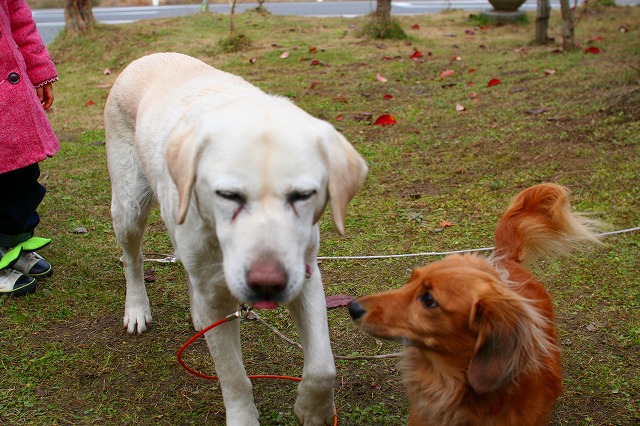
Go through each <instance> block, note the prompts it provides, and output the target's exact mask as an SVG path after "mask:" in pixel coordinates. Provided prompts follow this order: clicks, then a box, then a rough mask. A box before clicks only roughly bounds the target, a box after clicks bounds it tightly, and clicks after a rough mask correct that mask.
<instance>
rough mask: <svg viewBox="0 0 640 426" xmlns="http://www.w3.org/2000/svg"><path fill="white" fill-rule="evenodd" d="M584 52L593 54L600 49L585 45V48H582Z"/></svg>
mask: <svg viewBox="0 0 640 426" xmlns="http://www.w3.org/2000/svg"><path fill="white" fill-rule="evenodd" d="M584 51H585V53H592V54H594V55H597V54H598V53H600V49H598V48H597V47H595V46H591V47H587V48H586V49H584Z"/></svg>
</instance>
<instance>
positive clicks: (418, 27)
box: [411, 24, 420, 30]
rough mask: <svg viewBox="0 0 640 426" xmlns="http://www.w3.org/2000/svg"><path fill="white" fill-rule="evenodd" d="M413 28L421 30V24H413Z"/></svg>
mask: <svg viewBox="0 0 640 426" xmlns="http://www.w3.org/2000/svg"><path fill="white" fill-rule="evenodd" d="M411 29H412V30H419V29H420V25H418V24H413V25H412V26H411Z"/></svg>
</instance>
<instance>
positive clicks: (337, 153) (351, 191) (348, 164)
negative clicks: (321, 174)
mask: <svg viewBox="0 0 640 426" xmlns="http://www.w3.org/2000/svg"><path fill="white" fill-rule="evenodd" d="M328 139H329V140H328V141H327V142H328V143H327V144H326V146H327V148H326V151H327V152H326V162H327V168H328V170H329V202H330V203H331V216H332V217H333V223H334V224H335V227H336V230H337V231H338V233H339V234H340V235H344V234H345V229H344V220H345V217H346V214H347V205H348V204H349V202H350V201H351V200H352V199H353V197H354V195H355V194H356V192H357V191H358V189H360V187H361V186H362V183H363V182H364V178H365V176H366V175H367V170H368V168H367V163H366V162H365V161H364V159H363V158H362V157H361V156H360V154H358V152H357V151H356V150H355V148H354V147H353V146H352V145H351V144H350V143H349V142H348V141H347V139H346V138H345V137H344V136H342V135H341V134H340V132H338V131H337V130H335V129H333V126H332V128H331V136H330V137H329V138H328Z"/></svg>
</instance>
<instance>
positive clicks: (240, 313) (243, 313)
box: [177, 305, 338, 426]
mask: <svg viewBox="0 0 640 426" xmlns="http://www.w3.org/2000/svg"><path fill="white" fill-rule="evenodd" d="M249 312H251V308H250V307H247V306H246V305H241V306H240V309H238V310H237V311H236V312H234V313H232V314H231V315H227V316H226V317H224V318H222V319H221V320H219V321H216V322H214V323H213V324H211V325H210V326H208V327H206V328H203V329H202V330H200V331H199V332H197V333H196V334H194V335H193V337H191V338H190V339H189V340H187V342H186V343H185V344H184V345H182V347H180V349H179V350H178V354H177V358H178V362H179V363H180V365H182V367H183V368H184V369H185V370H187V371H188V372H189V373H191V374H193V375H195V376H198V377H201V378H203V379H209V380H216V381H217V380H219V378H218V377H216V376H209V375H207V374H203V373H201V372H199V371H196V370H194V369H193V368H191V367H189V366H188V365H187V364H186V363H185V362H184V361H183V360H182V353H183V352H184V351H185V350H186V349H187V348H188V347H189V346H190V345H191V344H192V343H193V342H195V341H196V340H197V339H198V338H199V337H200V336H203V335H204V334H205V333H206V332H207V331H209V330H211V329H213V328H216V327H217V326H219V325H221V324H224V323H225V322H229V321H233V320H235V319H237V318H243V319H244V318H246V317H247V315H249ZM247 377H248V378H250V379H283V380H292V381H294V382H301V381H302V379H301V378H300V377H291V376H279V375H273V374H261V375H252V376H247ZM333 425H334V426H337V425H338V414H337V413H335V414H334V417H333Z"/></svg>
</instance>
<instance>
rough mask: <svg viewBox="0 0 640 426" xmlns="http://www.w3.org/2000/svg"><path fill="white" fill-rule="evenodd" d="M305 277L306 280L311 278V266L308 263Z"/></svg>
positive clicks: (305, 267) (305, 265) (305, 266)
mask: <svg viewBox="0 0 640 426" xmlns="http://www.w3.org/2000/svg"><path fill="white" fill-rule="evenodd" d="M304 277H305V278H306V279H309V278H311V265H309V264H308V263H305V264H304Z"/></svg>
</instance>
